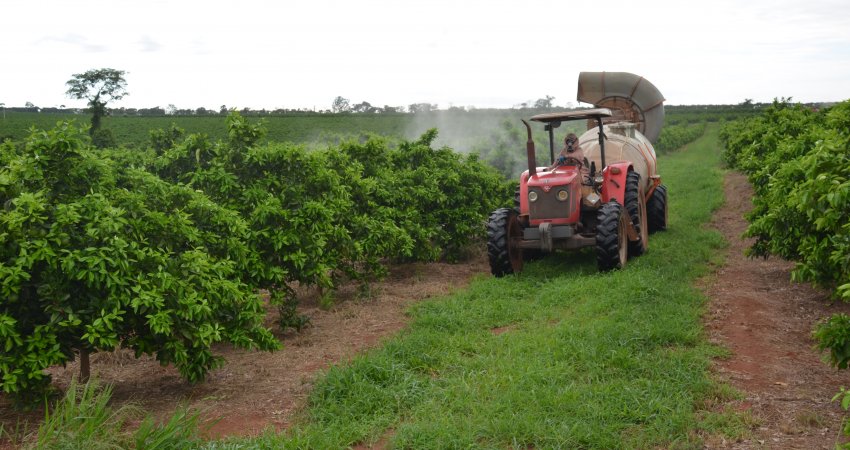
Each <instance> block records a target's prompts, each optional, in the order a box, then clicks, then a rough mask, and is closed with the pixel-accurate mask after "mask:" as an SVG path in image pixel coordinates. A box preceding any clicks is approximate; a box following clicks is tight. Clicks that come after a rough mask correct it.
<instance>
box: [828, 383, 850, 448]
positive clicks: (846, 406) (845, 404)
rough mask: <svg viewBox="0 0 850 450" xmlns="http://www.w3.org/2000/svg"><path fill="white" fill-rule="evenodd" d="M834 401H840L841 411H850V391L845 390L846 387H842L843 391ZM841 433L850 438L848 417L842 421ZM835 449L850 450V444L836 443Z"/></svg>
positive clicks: (836, 395)
mask: <svg viewBox="0 0 850 450" xmlns="http://www.w3.org/2000/svg"><path fill="white" fill-rule="evenodd" d="M832 401H838V402H839V403H840V404H841V409H843V410H845V411H847V410H850V390H847V389H844V386H842V387H841V391H839V392H838V393H837V394H835V396H834V397H832ZM841 433H842V434H843V435H844V436H850V420H847V417H846V416H845V417H843V418H842V419H841ZM835 448H836V449H840V450H848V449H850V443H848V442H844V443H836V444H835Z"/></svg>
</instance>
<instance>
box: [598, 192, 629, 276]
mask: <svg viewBox="0 0 850 450" xmlns="http://www.w3.org/2000/svg"><path fill="white" fill-rule="evenodd" d="M628 220H629V217H628V214H627V213H626V210H625V208H623V207H622V206H621V205H620V204H619V203H617V201H616V200H611V201H610V202H608V203H606V204H604V205H602V208H600V209H599V213H598V216H597V225H596V263H597V265H598V266H599V271H601V272H607V271H609V270H614V269H621V268H623V266H625V265H626V259H627V258H628V250H627V249H628V245H629V244H628V243H629V239H628V236H627V227H628V222H627V221H628Z"/></svg>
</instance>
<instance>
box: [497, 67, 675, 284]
mask: <svg viewBox="0 0 850 450" xmlns="http://www.w3.org/2000/svg"><path fill="white" fill-rule="evenodd" d="M578 100H579V101H582V102H585V103H590V104H593V105H594V106H595V107H596V108H595V109H588V110H581V111H573V112H563V113H550V114H539V115H536V116H533V117H531V121H533V122H540V123H542V124H544V130H545V131H547V132H548V134H549V156H550V161H551V164H552V165H551V166H549V167H538V166H537V159H536V153H535V148H534V141H533V140H532V137H531V126H530V125H529V124H528V122H526V121H525V120H523V123H524V124H525V127H526V130H527V132H528V142H527V144H526V153H527V157H528V170H527V171H525V172H523V174H522V176H521V177H520V184H519V189H518V192H517V197H518V198H517V199H516V202H515V203H516V205H515V207H514V208H500V209H497V210H496V211H493V213H492V214H490V219H489V221H488V223H487V235H488V242H487V252H488V256H489V259H490V269H491V271H492V273H493V275H495V276H497V277H501V276H504V275H508V274H511V273H517V272H520V271H522V267H523V262H524V261H525V260H527V259H529V258H533V257H534V256H537V255H540V254H545V253H548V252H552V251H554V250H559V249H561V250H573V249H579V248H583V247H591V246H593V247H595V248H596V261H597V265H598V267H599V270H600V271H609V270H612V269H618V268H622V267H623V266H625V264H626V261H627V260H628V258H629V257H632V256H638V255H641V254H643V253H644V252H646V250H647V246H648V243H649V242H648V241H649V233H652V232H655V231H661V230H665V229H666V228H667V189H666V187H665V186H664V185H663V184H661V177H660V176H659V175H658V171H657V166H656V158H655V150H654V149H653V147H652V143H651V142H652V141H655V140H656V139H657V138H658V134H659V133H660V131H661V125H662V124H663V120H664V106H663V102H664V98H663V97H662V96H661V93H660V92H659V91H658V89H656V88H655V86H653V85H652V84H651V83H649V82H648V81H647V80H645V79H643V78H642V77H638V76H636V75H633V74H630V73H625V72H582V73H581V74H580V75H579V84H578ZM572 120H584V121H586V122H587V124H588V129H587V131H585V132H584V133H583V134H582V135H581V136H580V137H578V136H575V135H568V136H567V139H566V140H565V146H564V150H562V151H561V154H560V155H559V158H558V159H557V160H556V158H555V138H554V134H555V133H554V130H555V129H556V128H558V127H559V126H560V125H561V123H562V122H565V121H572Z"/></svg>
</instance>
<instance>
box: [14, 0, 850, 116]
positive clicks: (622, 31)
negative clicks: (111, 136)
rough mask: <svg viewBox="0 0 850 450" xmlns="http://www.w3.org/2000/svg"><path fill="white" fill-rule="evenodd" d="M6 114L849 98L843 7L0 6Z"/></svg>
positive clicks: (848, 33)
mask: <svg viewBox="0 0 850 450" xmlns="http://www.w3.org/2000/svg"><path fill="white" fill-rule="evenodd" d="M0 11H2V14H0V32H2V38H0V64H2V66H0V67H2V70H0V77H2V78H0V80H2V81H1V82H0V102H2V103H5V104H6V106H23V105H24V104H25V103H26V102H32V103H33V104H35V105H36V106H41V107H48V106H58V105H67V106H80V107H82V106H85V103H84V102H83V101H79V100H71V99H69V98H67V97H66V96H65V90H66V89H67V87H66V86H65V82H66V81H67V80H68V79H70V78H71V76H72V75H73V74H75V73H81V72H85V71H86V70H89V69H95V68H103V67H109V68H114V69H120V70H125V71H126V72H127V75H126V79H127V83H128V91H129V92H130V95H129V96H127V97H125V98H124V99H123V100H121V101H119V102H114V103H111V104H110V105H109V106H110V107H121V106H124V107H136V108H147V107H154V106H159V107H162V108H165V107H166V106H168V104H174V105H176V106H177V107H178V108H181V109H184V108H192V109H194V108H197V107H200V106H203V107H206V108H213V109H218V108H219V107H220V106H221V105H223V104H224V105H227V106H228V107H237V108H240V109H241V108H244V107H250V108H253V109H260V108H266V109H275V108H310V109H313V108H316V109H328V108H330V106H331V102H332V101H333V99H334V97H336V96H338V95H341V96H343V97H345V98H348V99H350V100H351V102H352V103H358V102H361V101H368V102H370V103H371V104H372V105H374V106H383V105H390V106H398V105H408V104H411V103H419V102H429V103H437V104H439V106H440V107H441V108H446V107H449V106H468V105H474V106H477V107H511V106H514V105H517V104H519V103H522V102H526V101H529V100H532V101H533V100H534V99H537V98H541V97H544V96H546V95H552V96H554V97H555V100H554V103H555V104H556V105H566V104H567V102H573V103H575V97H576V83H577V79H578V73H579V72H581V71H625V72H632V73H636V74H638V75H642V76H644V77H645V78H646V79H648V80H649V81H651V82H652V83H653V84H655V86H657V87H658V88H659V90H661V92H662V93H663V94H664V96H665V97H666V99H667V104H668V105H679V104H707V103H711V104H718V103H740V102H742V101H743V100H744V99H747V98H749V99H753V100H755V101H771V100H772V99H773V98H775V97H789V96H790V97H793V99H794V100H797V101H802V102H810V101H840V100H845V99H848V98H850V2H847V1H828V0H807V1H790V0H770V1H763V0H750V1H749V2H742V1H737V0H736V1H731V0H728V1H727V0H713V1H699V2H689V1H653V0H643V1H635V0H629V1H568V0H557V1H520V0H512V1H502V0H488V1H477V0H476V1H464V0H449V1H443V0H426V1H419V0H416V1H405V0H395V1H389V0H387V1H384V0H347V1H343V0H339V1H338V0H323V1H298V2H287V1H282V0H277V1H263V0H230V1H226V2H225V1H217V0H206V1H199V0H172V1H155V0H144V1H137V0H76V1H68V0H3V1H2V8H0Z"/></svg>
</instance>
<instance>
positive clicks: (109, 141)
mask: <svg viewBox="0 0 850 450" xmlns="http://www.w3.org/2000/svg"><path fill="white" fill-rule="evenodd" d="M91 142H92V145H94V146H95V147H97V148H113V147H116V146H117V145H118V144H117V143H116V142H115V136H113V135H112V130H110V129H108V128H98V129H97V130H95V131H94V133H92V136H91Z"/></svg>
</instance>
